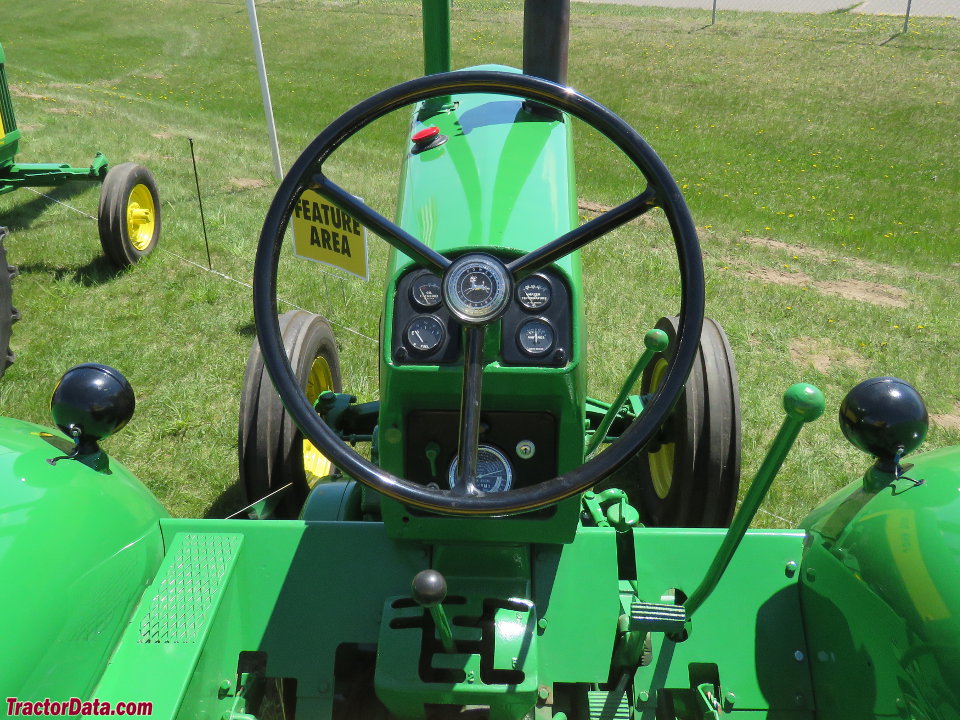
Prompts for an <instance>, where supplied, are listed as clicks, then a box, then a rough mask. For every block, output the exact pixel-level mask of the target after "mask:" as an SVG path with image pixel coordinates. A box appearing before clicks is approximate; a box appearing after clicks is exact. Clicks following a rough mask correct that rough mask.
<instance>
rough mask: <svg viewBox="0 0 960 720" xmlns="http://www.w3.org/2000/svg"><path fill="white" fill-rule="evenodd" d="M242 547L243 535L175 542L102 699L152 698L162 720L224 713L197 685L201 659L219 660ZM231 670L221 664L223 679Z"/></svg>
mask: <svg viewBox="0 0 960 720" xmlns="http://www.w3.org/2000/svg"><path fill="white" fill-rule="evenodd" d="M242 541H243V536H242V535H241V534H239V533H215V532H205V533H202V532H190V533H179V534H177V535H175V536H174V538H173V541H172V543H171V544H170V549H169V550H168V552H167V555H166V558H165V559H164V562H163V565H162V566H161V567H160V570H159V572H158V573H157V576H156V579H155V580H154V582H153V584H152V585H151V586H150V587H149V588H148V589H147V591H146V593H145V594H144V595H143V601H142V602H141V603H140V606H139V607H138V608H137V611H136V612H135V613H134V615H133V619H132V621H131V623H130V625H129V626H128V628H127V630H126V632H125V633H124V636H123V638H122V640H121V643H120V645H119V647H118V648H117V651H116V652H115V653H114V655H113V657H112V658H111V661H110V665H109V666H108V667H107V669H106V672H105V673H104V675H103V678H102V680H101V682H100V685H99V686H98V687H97V690H96V692H95V693H94V697H96V698H98V699H99V700H102V701H106V702H110V703H111V704H114V705H115V704H117V703H118V702H124V701H129V700H131V699H132V698H136V699H137V700H138V701H142V699H147V702H150V703H152V707H151V710H152V712H151V717H155V718H169V719H172V718H174V717H177V715H178V712H180V711H181V710H182V712H183V713H184V714H189V716H190V717H212V716H214V715H215V714H218V713H217V710H218V705H219V704H221V703H222V702H223V699H222V698H219V696H218V695H217V694H216V693H203V692H202V690H201V689H200V688H198V687H197V685H196V683H193V680H194V677H196V676H197V675H200V676H202V674H203V673H198V672H197V665H198V662H199V661H200V657H201V654H202V653H206V654H207V656H208V657H209V656H211V655H214V654H215V653H211V652H210V648H209V647H208V640H209V638H210V636H211V634H212V633H211V629H212V628H213V626H214V619H215V617H216V614H217V610H218V609H219V607H220V604H221V602H222V601H223V598H224V596H225V595H226V589H227V585H228V582H229V580H230V577H231V574H232V573H233V571H234V567H235V566H236V562H237V559H238V557H239V553H240V549H241V544H242ZM221 627H222V625H221ZM227 670H228V668H227V667H226V666H225V664H223V663H222V662H221V663H218V667H217V668H216V672H217V674H219V675H225V674H226V671H227ZM188 689H192V690H193V692H192V693H191V694H190V696H189V697H188V696H187V692H188Z"/></svg>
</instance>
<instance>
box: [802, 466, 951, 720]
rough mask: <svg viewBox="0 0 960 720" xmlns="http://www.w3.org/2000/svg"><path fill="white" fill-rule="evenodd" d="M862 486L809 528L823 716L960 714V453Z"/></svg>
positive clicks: (806, 603) (807, 569) (815, 660)
mask: <svg viewBox="0 0 960 720" xmlns="http://www.w3.org/2000/svg"><path fill="white" fill-rule="evenodd" d="M910 459H911V460H913V463H912V464H907V465H905V466H904V473H903V475H902V476H901V477H900V478H899V479H897V480H896V481H894V482H893V483H891V484H889V485H887V486H886V487H883V488H882V489H879V490H877V489H871V488H870V485H869V484H868V483H866V484H865V483H860V482H856V483H853V484H851V485H849V486H848V487H846V488H844V489H843V490H841V491H840V492H839V493H837V494H836V495H835V496H833V497H832V498H830V499H828V500H827V501H826V502H824V503H823V505H821V506H820V507H819V508H817V509H816V510H814V511H813V512H812V513H811V514H810V515H809V516H808V517H807V519H806V520H805V521H804V523H803V524H802V525H803V527H804V528H806V530H807V533H808V536H807V548H806V551H805V554H804V560H803V563H802V566H801V576H800V583H801V603H802V607H803V615H804V624H805V627H806V633H807V640H808V650H809V653H808V654H809V656H810V663H811V669H812V674H813V680H814V685H815V692H816V695H817V710H818V717H820V718H825V719H831V718H838V719H839V718H849V717H868V716H869V717H875V716H876V717H880V716H885V715H890V716H894V717H896V716H898V714H900V713H910V714H907V715H903V716H907V717H909V716H913V717H931V718H932V717H958V716H960V448H946V449H942V450H937V451H934V452H929V453H924V454H921V455H917V456H911V458H910Z"/></svg>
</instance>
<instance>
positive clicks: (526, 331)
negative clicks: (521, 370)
mask: <svg viewBox="0 0 960 720" xmlns="http://www.w3.org/2000/svg"><path fill="white" fill-rule="evenodd" d="M556 337H557V336H556V333H555V332H554V330H553V326H552V325H551V324H550V323H548V322H547V321H546V320H540V319H539V318H538V319H535V320H527V321H526V322H525V323H524V324H523V325H521V326H520V330H519V331H518V332H517V344H518V345H519V346H520V349H521V350H523V352H525V353H526V354H527V355H532V356H534V357H540V356H541V355H545V354H546V353H548V352H550V351H551V350H553V345H554V343H555V342H556Z"/></svg>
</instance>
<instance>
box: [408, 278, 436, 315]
mask: <svg viewBox="0 0 960 720" xmlns="http://www.w3.org/2000/svg"><path fill="white" fill-rule="evenodd" d="M442 299H443V298H442V297H441V295H440V279H439V278H437V277H435V276H433V275H421V276H420V277H418V278H417V279H416V280H414V281H413V283H412V284H411V285H410V300H411V301H412V302H413V304H414V305H415V306H416V307H418V308H420V309H422V310H434V309H436V308H438V307H440V301H441V300H442Z"/></svg>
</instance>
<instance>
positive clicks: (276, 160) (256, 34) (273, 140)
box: [247, 0, 283, 180]
mask: <svg viewBox="0 0 960 720" xmlns="http://www.w3.org/2000/svg"><path fill="white" fill-rule="evenodd" d="M247 17H248V18H249V20H250V35H251V36H252V37H253V55H254V57H255V58H256V61H257V72H258V73H259V75H260V93H261V94H262V95H263V112H264V114H265V115H266V116H267V134H268V135H269V136H270V150H271V152H272V153H273V173H274V175H276V176H277V180H282V179H283V167H282V166H281V165H280V145H279V144H278V143H277V127H276V125H275V124H274V122H273V103H271V102H270V85H269V83H268V82H267V66H266V63H264V61H263V44H262V43H261V42H260V24H259V23H258V22H257V7H256V5H255V4H254V0H247Z"/></svg>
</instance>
